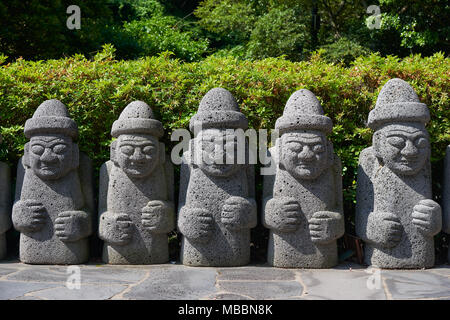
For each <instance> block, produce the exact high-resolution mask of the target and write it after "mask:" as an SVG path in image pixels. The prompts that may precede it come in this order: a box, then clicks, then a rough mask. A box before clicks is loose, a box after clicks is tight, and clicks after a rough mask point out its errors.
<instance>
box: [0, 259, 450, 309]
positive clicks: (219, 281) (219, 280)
mask: <svg viewBox="0 0 450 320" xmlns="http://www.w3.org/2000/svg"><path fill="white" fill-rule="evenodd" d="M79 268H80V269H79V270H80V273H79V275H80V277H79V280H80V287H79V289H78V288H76V287H72V289H69V288H68V287H67V281H68V280H69V278H68V276H69V274H71V272H70V270H69V269H68V267H67V266H48V265H42V266H36V265H27V264H21V263H16V262H15V261H5V260H3V261H2V262H0V300H4V299H52V300H53V299H96V300H98V299H114V300H116V299H117V300H123V299H182V300H193V299H202V300H203V299H206V300H228V299H314V300H315V299H327V300H328V299H331V300H340V299H345V300H348V299H356V300H374V299H376V300H384V299H394V300H395V299H448V298H450V291H449V288H450V273H449V266H440V267H439V266H438V267H435V268H432V269H427V270H381V269H377V268H365V267H361V266H360V265H355V264H347V265H339V266H337V267H335V268H332V269H297V270H294V269H289V270H286V269H280V268H270V267H267V266H266V265H256V266H248V267H237V268H205V267H198V268H197V267H188V266H182V265H172V264H163V265H150V266H148V265H146V266H140V265H136V266H130V265H129V266H125V265H120V266H116V265H106V264H105V265H93V264H86V265H80V266H79ZM70 284H72V285H73V284H75V283H74V282H73V281H71V282H70Z"/></svg>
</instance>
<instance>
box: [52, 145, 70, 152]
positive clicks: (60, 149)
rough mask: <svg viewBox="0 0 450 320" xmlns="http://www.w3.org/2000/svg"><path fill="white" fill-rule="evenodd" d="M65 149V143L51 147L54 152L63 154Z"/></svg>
mask: <svg viewBox="0 0 450 320" xmlns="http://www.w3.org/2000/svg"><path fill="white" fill-rule="evenodd" d="M66 151H67V146H66V145H65V144H57V145H55V146H54V147H53V152H54V153H56V154H63V153H65V152H66Z"/></svg>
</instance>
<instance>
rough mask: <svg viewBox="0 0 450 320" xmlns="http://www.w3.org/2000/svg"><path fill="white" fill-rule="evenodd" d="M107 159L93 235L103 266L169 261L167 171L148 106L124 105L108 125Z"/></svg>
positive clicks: (170, 184) (170, 179)
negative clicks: (96, 231) (99, 244)
mask: <svg viewBox="0 0 450 320" xmlns="http://www.w3.org/2000/svg"><path fill="white" fill-rule="evenodd" d="M111 135H112V136H113V137H114V138H117V139H116V140H114V141H113V142H112V144H111V160H110V161H108V162H106V163H105V164H103V165H102V167H101V169H100V195H99V214H100V215H99V235H100V238H101V239H102V240H104V241H105V244H104V248H103V261H104V262H106V263H111V264H155V263H165V262H167V261H168V260H169V247H168V238H167V233H169V232H170V231H171V230H172V229H174V225H175V216H174V215H175V212H174V211H175V208H174V203H173V200H174V176H173V174H174V173H173V166H172V164H171V163H170V161H169V159H166V157H165V148H164V143H162V142H160V141H159V138H161V137H162V136H163V135H164V129H163V126H162V124H161V122H159V121H158V120H155V119H154V116H153V112H152V110H151V109H150V107H149V106H148V105H147V104H146V103H144V102H141V101H135V102H132V103H130V104H129V105H128V106H127V107H126V108H125V109H124V110H123V112H122V114H121V115H120V117H119V119H118V120H117V121H115V122H114V124H113V127H112V130H111Z"/></svg>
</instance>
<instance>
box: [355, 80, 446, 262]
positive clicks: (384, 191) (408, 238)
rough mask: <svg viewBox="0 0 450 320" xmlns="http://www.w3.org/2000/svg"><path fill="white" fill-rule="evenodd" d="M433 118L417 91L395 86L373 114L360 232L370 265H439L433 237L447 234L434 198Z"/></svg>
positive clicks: (360, 193)
mask: <svg viewBox="0 0 450 320" xmlns="http://www.w3.org/2000/svg"><path fill="white" fill-rule="evenodd" d="M429 120H430V114H429V111H428V108H427V106H426V105H425V104H423V103H420V101H419V98H418V97H417V94H416V93H415V91H414V89H413V88H412V87H411V86H410V85H409V84H408V83H407V82H405V81H403V80H401V79H392V80H389V81H388V82H387V83H386V84H385V85H384V87H383V88H382V89H381V92H380V94H379V96H378V99H377V102H376V106H375V109H373V110H372V111H371V112H370V114H369V121H368V126H369V127H370V128H371V129H373V130H374V131H375V133H374V136H373V146H372V147H370V148H367V149H365V150H363V151H362V152H361V154H360V159H359V170H358V186H357V208H356V232H357V234H358V235H359V236H360V237H361V238H362V239H363V240H364V241H365V243H366V246H365V262H366V263H367V264H369V265H374V266H376V267H380V268H429V267H432V266H433V265H434V242H433V236H434V235H436V234H437V233H438V232H439V231H440V230H441V224H442V216H441V208H440V206H439V204H437V203H436V202H435V201H433V200H432V199H431V198H432V193H431V168H430V141H429V136H428V132H427V130H426V128H425V125H426V123H427V122H428V121H429Z"/></svg>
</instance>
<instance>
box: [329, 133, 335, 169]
mask: <svg viewBox="0 0 450 320" xmlns="http://www.w3.org/2000/svg"><path fill="white" fill-rule="evenodd" d="M327 157H328V158H327V159H328V164H329V165H330V166H332V165H333V163H334V148H333V144H332V143H331V141H330V140H328V139H327Z"/></svg>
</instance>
